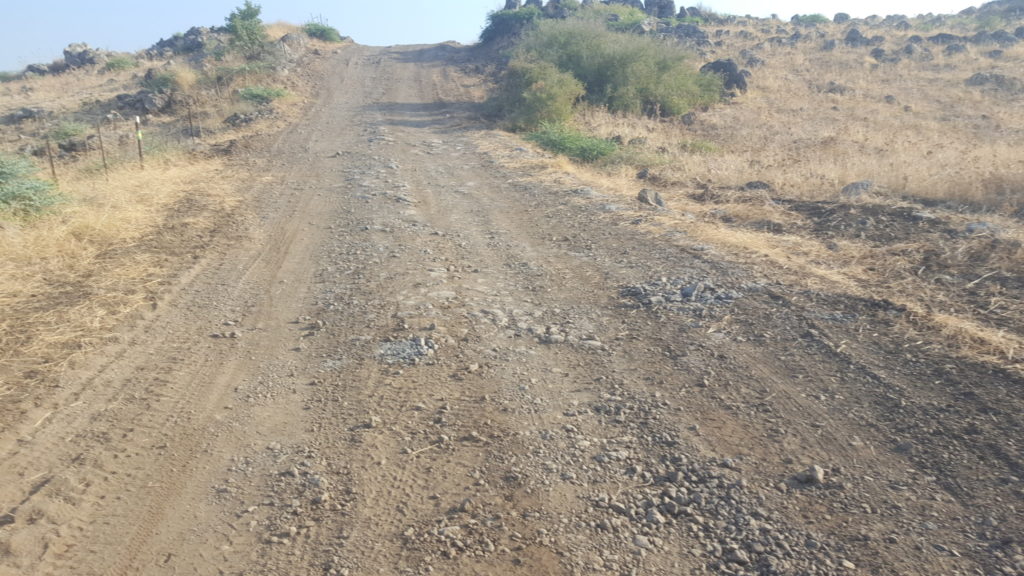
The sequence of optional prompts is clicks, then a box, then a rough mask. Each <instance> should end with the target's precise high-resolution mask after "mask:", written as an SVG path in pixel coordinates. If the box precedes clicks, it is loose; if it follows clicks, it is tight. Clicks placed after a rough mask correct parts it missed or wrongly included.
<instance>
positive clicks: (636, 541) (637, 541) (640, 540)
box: [633, 534, 652, 550]
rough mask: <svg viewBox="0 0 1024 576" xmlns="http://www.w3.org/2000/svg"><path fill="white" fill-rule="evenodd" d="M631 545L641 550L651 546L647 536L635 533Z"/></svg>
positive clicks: (648, 548)
mask: <svg viewBox="0 0 1024 576" xmlns="http://www.w3.org/2000/svg"><path fill="white" fill-rule="evenodd" d="M633 545H634V546H636V547H637V548H640V549H642V550H650V549H651V547H652V546H651V541H650V540H648V539H647V536H644V535H643V534H637V535H636V536H633Z"/></svg>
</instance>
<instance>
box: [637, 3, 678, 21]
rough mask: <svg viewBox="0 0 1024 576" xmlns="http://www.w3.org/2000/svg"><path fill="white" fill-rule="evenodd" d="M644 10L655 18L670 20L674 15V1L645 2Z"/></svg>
mask: <svg viewBox="0 0 1024 576" xmlns="http://www.w3.org/2000/svg"><path fill="white" fill-rule="evenodd" d="M644 10H645V11H646V12H647V13H648V14H650V15H651V16H654V17H655V18H672V17H674V16H675V15H676V3H675V0H646V1H645V2H644Z"/></svg>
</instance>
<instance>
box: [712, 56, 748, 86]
mask: <svg viewBox="0 0 1024 576" xmlns="http://www.w3.org/2000/svg"><path fill="white" fill-rule="evenodd" d="M700 71H701V74H717V75H718V76H721V77H722V87H723V88H725V89H726V90H728V91H732V90H739V91H740V92H746V91H747V78H746V76H745V75H744V74H743V72H742V71H740V67H739V66H737V65H736V62H734V61H733V60H732V59H728V60H715V61H714V62H708V63H707V64H705V65H703V66H701V67H700Z"/></svg>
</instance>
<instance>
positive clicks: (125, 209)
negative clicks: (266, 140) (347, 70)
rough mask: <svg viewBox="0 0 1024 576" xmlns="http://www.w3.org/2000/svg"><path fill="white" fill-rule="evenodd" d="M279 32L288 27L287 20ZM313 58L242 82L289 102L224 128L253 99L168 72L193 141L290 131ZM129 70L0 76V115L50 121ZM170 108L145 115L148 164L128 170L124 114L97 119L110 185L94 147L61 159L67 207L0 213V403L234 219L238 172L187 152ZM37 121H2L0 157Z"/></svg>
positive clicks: (103, 95)
mask: <svg viewBox="0 0 1024 576" xmlns="http://www.w3.org/2000/svg"><path fill="white" fill-rule="evenodd" d="M277 29H278V31H279V32H281V33H285V32H286V31H291V30H294V29H296V27H290V26H286V25H280V26H277ZM317 62H318V61H317V60H311V61H308V62H306V66H307V68H306V69H305V70H304V73H302V74H290V75H288V76H287V77H278V76H276V75H275V74H274V73H273V72H272V71H269V72H267V73H265V74H264V75H262V76H259V77H257V76H252V77H250V78H249V80H251V81H258V82H261V83H265V85H268V86H281V87H284V88H286V89H287V90H288V91H289V93H290V94H291V96H289V97H288V98H286V99H284V100H282V101H278V102H275V106H274V107H275V110H276V113H275V115H274V116H273V117H272V118H269V119H261V120H260V121H258V122H255V123H253V124H250V125H247V126H244V127H241V128H232V129H225V128H224V127H223V125H222V120H223V119H224V118H225V117H226V116H227V115H228V114H230V113H232V112H234V111H242V110H249V109H251V105H249V104H246V103H242V102H240V101H239V100H238V98H237V96H235V95H234V94H233V93H232V92H231V91H230V90H229V89H227V87H225V90H223V91H221V92H220V93H215V92H213V91H212V90H211V89H209V87H208V86H205V85H204V84H203V83H202V82H200V81H199V80H200V79H199V77H198V75H197V73H196V71H195V70H193V69H191V68H188V67H186V66H184V65H181V64H178V65H175V66H174V67H173V68H171V71H172V73H173V74H174V78H175V81H176V83H177V84H178V86H177V89H178V90H179V91H181V92H184V93H185V94H186V95H187V96H188V98H189V101H190V102H191V104H190V107H191V110H192V113H193V115H194V120H195V121H196V123H201V124H202V125H203V126H205V127H206V128H207V130H205V131H204V132H203V136H202V138H201V139H200V147H202V146H207V147H209V146H217V145H218V144H227V143H231V142H234V141H239V140H243V139H245V138H247V137H250V136H253V135H256V134H259V133H264V132H275V131H277V130H279V129H281V128H282V127H283V126H285V125H287V124H288V122H290V120H291V119H292V118H294V117H295V116H296V115H298V114H300V113H301V112H302V110H303V108H304V106H305V103H306V102H307V98H308V96H309V95H310V94H311V93H312V92H313V89H314V86H313V83H312V79H313V78H315V74H316V72H315V70H316V67H317V65H318V64H317ZM239 63H240V62H232V61H230V60H229V61H225V62H223V64H224V65H227V66H230V65H234V64H239ZM140 74H141V73H140V72H139V71H138V70H135V71H125V72H119V73H115V74H99V73H97V72H95V71H88V70H84V71H77V72H73V73H68V74H63V75H60V76H54V77H42V78H32V79H27V80H24V81H22V82H13V83H8V84H4V85H2V86H0V90H2V91H3V94H4V95H5V96H7V95H17V97H14V98H11V99H7V98H0V103H2V108H0V114H6V113H7V112H9V111H10V110H14V109H17V108H20V107H23V106H32V107H43V108H45V109H47V110H51V111H54V112H56V113H57V117H56V119H55V120H54V121H62V120H64V119H72V118H76V115H77V114H78V111H79V107H80V105H81V104H82V100H88V101H90V102H94V101H95V100H99V99H109V98H112V97H113V96H114V95H115V94H117V93H120V92H133V91H136V90H138V89H139V84H138V76H140ZM111 78H113V79H114V80H115V81H114V82H110V80H111ZM176 112H178V113H180V114H174V113H168V114H163V115H154V116H152V117H150V118H148V119H146V124H145V126H144V130H143V131H144V137H145V141H144V143H145V149H146V166H145V170H140V169H139V167H138V164H137V159H136V155H135V154H136V148H135V141H134V124H133V122H132V121H131V120H130V119H129V120H124V121H116V122H113V123H110V122H105V123H104V129H103V130H104V142H105V145H106V150H107V156H108V160H109V161H110V165H111V171H110V176H109V179H107V178H106V177H105V175H104V171H103V169H102V165H101V162H100V156H99V153H98V151H97V150H91V151H89V152H87V153H84V154H79V155H77V156H72V157H69V158H62V159H58V161H57V172H58V175H59V177H60V189H61V192H62V193H63V194H64V195H65V196H66V197H67V199H68V201H67V202H66V203H64V204H62V205H61V206H59V207H58V209H57V210H56V211H55V212H54V213H52V214H49V215H46V216H44V217H42V218H38V219H35V220H31V221H14V220H3V219H2V218H0V309H2V310H4V314H3V315H0V395H5V396H6V397H4V401H5V402H6V401H10V400H12V399H13V400H14V401H20V400H22V399H24V398H26V397H30V396H32V394H34V392H33V388H32V387H31V386H28V385H29V384H31V383H33V382H38V381H42V380H46V379H49V378H51V377H52V376H53V374H54V370H55V369H59V368H60V367H62V366H64V365H65V364H66V363H67V362H68V361H69V360H70V359H72V358H74V357H75V356H76V355H78V354H80V353H82V352H84V351H87V350H89V349H92V348H94V347H96V346H98V345H101V344H103V343H105V342H107V341H108V340H109V339H110V338H111V337H112V335H114V334H116V333H117V332H118V330H119V328H120V327H121V326H122V325H123V323H124V322H125V320H126V318H129V317H130V316H131V315H132V313H133V312H135V311H137V310H139V309H140V308H144V307H146V306H148V305H150V304H152V303H153V302H154V301H155V298H157V297H158V296H159V294H160V293H161V292H162V291H163V290H164V289H166V286H167V285H168V284H170V283H173V282H174V279H175V278H176V277H177V275H178V274H180V273H181V272H182V271H183V270H184V269H185V267H187V266H189V265H190V263H192V262H194V261H195V258H196V257H197V256H198V252H200V251H201V250H202V249H203V248H205V247H206V246H208V245H209V244H210V243H212V242H213V238H214V237H215V236H216V235H217V234H218V232H215V231H217V230H220V231H223V230H224V229H227V228H230V226H227V225H226V223H227V222H228V220H229V219H231V220H232V221H233V222H237V221H238V216H239V214H240V210H241V202H242V200H243V198H242V197H241V196H240V194H239V190H238V185H237V182H238V180H239V174H237V173H236V172H233V169H232V168H230V167H229V166H228V165H226V164H224V163H223V161H222V160H220V159H217V158H214V157H200V156H197V155H193V154H190V153H189V152H188V149H189V147H190V145H191V142H190V139H189V138H188V135H187V132H185V128H186V127H187V121H186V118H185V117H184V114H185V110H181V109H178V110H176ZM93 114H95V111H93ZM210 127H214V128H215V129H216V130H215V132H213V131H210V130H209V128H210ZM44 128H45V126H44V125H43V124H42V123H37V122H34V121H30V122H26V123H23V124H21V125H18V126H13V127H4V129H3V130H0V136H3V142H2V143H0V151H6V152H14V151H15V150H19V149H20V148H21V147H22V146H23V145H24V144H25V143H27V142H36V143H38V139H37V135H38V134H41V132H42V130H43V129H44ZM183 133H184V134H185V136H182V134H183ZM43 164H45V162H41V163H40V165H41V166H42V165H43ZM47 172H48V171H45V170H44V171H42V174H46V175H48V174H47ZM220 233H222V232H220ZM14 391H17V394H15V393H13V392H14Z"/></svg>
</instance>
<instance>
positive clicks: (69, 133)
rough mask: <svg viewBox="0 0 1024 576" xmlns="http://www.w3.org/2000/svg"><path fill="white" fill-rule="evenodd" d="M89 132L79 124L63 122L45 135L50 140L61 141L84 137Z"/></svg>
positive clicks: (86, 127) (87, 128)
mask: <svg viewBox="0 0 1024 576" xmlns="http://www.w3.org/2000/svg"><path fill="white" fill-rule="evenodd" d="M88 130H89V127H88V126H87V125H85V124H82V123H81V122H74V121H64V122H61V123H60V124H58V125H56V126H54V127H53V128H51V129H50V131H49V132H47V133H46V136H47V137H48V138H50V139H51V140H56V141H58V142H59V141H62V140H69V139H71V138H78V137H80V136H82V135H84V134H85V133H86V132H87V131H88Z"/></svg>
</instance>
